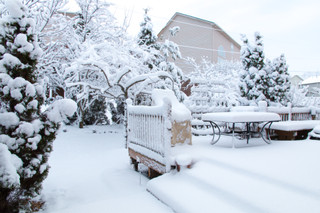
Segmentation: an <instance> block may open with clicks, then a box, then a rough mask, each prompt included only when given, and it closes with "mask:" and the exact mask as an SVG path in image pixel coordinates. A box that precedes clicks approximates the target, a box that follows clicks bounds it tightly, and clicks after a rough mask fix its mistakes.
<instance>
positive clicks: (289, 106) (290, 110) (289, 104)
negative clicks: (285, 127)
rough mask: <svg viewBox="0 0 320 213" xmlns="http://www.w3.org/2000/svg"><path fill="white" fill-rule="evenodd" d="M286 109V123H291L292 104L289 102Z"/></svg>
mask: <svg viewBox="0 0 320 213" xmlns="http://www.w3.org/2000/svg"><path fill="white" fill-rule="evenodd" d="M288 109H289V113H288V121H291V119H292V104H291V103H290V102H289V103H288Z"/></svg>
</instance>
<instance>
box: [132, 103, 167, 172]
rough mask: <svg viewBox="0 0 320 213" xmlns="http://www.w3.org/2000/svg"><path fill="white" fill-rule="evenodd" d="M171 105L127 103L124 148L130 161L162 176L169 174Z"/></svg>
mask: <svg viewBox="0 0 320 213" xmlns="http://www.w3.org/2000/svg"><path fill="white" fill-rule="evenodd" d="M171 108H172V107H171V104H170V102H165V103H164V105H163V106H132V103H131V102H130V101H128V103H127V145H128V149H129V155H130V157H131V158H132V159H133V160H135V161H138V163H139V162H140V163H143V164H145V165H146V166H148V167H149V168H151V169H153V170H155V171H157V172H159V173H165V172H168V171H169V170H170V163H169V162H168V153H169V152H168V150H169V148H170V146H171V134H172V133H171V119H170V117H171Z"/></svg>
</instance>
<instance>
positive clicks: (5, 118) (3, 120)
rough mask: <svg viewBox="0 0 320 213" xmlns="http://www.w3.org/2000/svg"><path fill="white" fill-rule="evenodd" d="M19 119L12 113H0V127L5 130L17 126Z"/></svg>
mask: <svg viewBox="0 0 320 213" xmlns="http://www.w3.org/2000/svg"><path fill="white" fill-rule="evenodd" d="M19 121H20V119H19V117H18V116H17V115H16V114H15V113H14V112H4V113H0V125H1V126H4V127H6V128H7V129H8V128H10V127H12V126H17V125H18V124H19Z"/></svg>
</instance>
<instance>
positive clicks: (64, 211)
mask: <svg viewBox="0 0 320 213" xmlns="http://www.w3.org/2000/svg"><path fill="white" fill-rule="evenodd" d="M66 130H67V131H66V132H63V131H61V132H60V133H59V134H58V137H57V140H56V141H55V142H54V151H53V152H52V153H51V157H50V159H49V165H50V166H51V169H50V170H49V176H48V178H47V179H46V180H45V183H44V191H43V192H44V196H45V198H46V199H47V200H48V202H47V205H48V206H47V207H48V209H47V210H46V211H44V212H45V213H58V212H59V213H74V212H77V213H88V212H95V213H100V212H101V213H102V212H115V213H116V212H139V213H149V212H150V211H152V212H153V213H165V212H172V210H171V209H170V208H168V207H167V206H165V205H164V204H162V203H161V202H159V201H158V200H157V199H155V198H154V197H153V196H152V195H151V194H150V193H148V192H147V191H146V184H147V181H148V179H147V178H146V177H145V176H143V175H141V174H140V173H138V172H135V171H134V170H133V168H132V166H130V163H129V156H128V151H127V150H126V149H125V148H124V147H125V138H124V129H123V128H122V127H121V126H112V127H110V126H109V127H106V126H95V127H85V128H84V129H82V130H81V129H78V128H75V127H67V128H66ZM93 130H96V133H93Z"/></svg>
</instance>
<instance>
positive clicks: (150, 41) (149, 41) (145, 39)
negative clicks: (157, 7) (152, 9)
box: [138, 9, 158, 47]
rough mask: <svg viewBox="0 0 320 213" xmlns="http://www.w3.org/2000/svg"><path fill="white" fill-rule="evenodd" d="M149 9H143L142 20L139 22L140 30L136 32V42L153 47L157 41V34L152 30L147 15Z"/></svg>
mask: <svg viewBox="0 0 320 213" xmlns="http://www.w3.org/2000/svg"><path fill="white" fill-rule="evenodd" d="M148 11H149V9H144V17H143V21H142V22H141V23H140V32H139V34H138V44H139V45H146V46H148V47H154V45H155V44H156V42H157V39H158V38H157V35H156V34H155V33H154V31H153V24H152V22H151V18H150V17H149V15H148Z"/></svg>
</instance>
